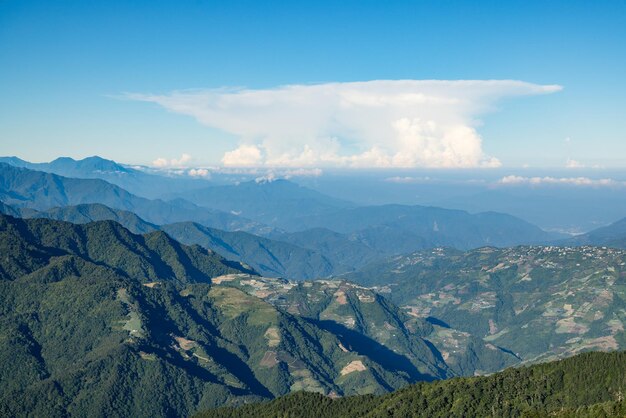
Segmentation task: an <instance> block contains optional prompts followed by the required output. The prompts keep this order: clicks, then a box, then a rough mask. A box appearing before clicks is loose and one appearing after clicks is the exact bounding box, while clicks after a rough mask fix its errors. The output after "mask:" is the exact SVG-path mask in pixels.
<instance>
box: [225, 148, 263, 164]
mask: <svg viewBox="0 0 626 418" xmlns="http://www.w3.org/2000/svg"><path fill="white" fill-rule="evenodd" d="M261 161H262V157H261V150H260V149H259V148H258V147H257V146H256V145H245V144H244V145H240V146H239V148H237V149H235V150H233V151H229V152H227V153H226V154H224V157H223V158H222V162H223V163H224V165H227V166H233V167H250V166H252V167H254V166H258V165H261Z"/></svg>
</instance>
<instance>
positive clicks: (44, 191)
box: [0, 163, 265, 231]
mask: <svg viewBox="0 0 626 418" xmlns="http://www.w3.org/2000/svg"><path fill="white" fill-rule="evenodd" d="M0 200H1V201H3V202H5V203H6V204H9V205H11V206H16V207H19V208H23V207H26V208H31V209H36V210H47V209H50V208H52V207H59V206H69V205H78V204H83V203H100V204H104V205H106V206H109V207H111V208H114V209H121V210H126V211H131V212H134V213H136V214H137V215H138V216H140V217H141V218H143V219H145V220H146V221H148V222H151V223H154V224H166V223H173V222H182V221H194V222H198V223H200V224H202V225H206V226H212V227H218V228H221V229H227V230H250V231H262V230H263V229H264V228H265V227H264V226H263V225H260V224H258V223H256V222H253V221H250V220H247V219H245V218H243V217H240V216H236V215H232V214H229V213H225V212H221V211H218V210H214V209H207V208H201V207H198V206H196V205H194V204H192V203H190V202H185V201H176V202H165V201H163V200H150V199H146V198H143V197H139V196H135V195H133V194H132V193H129V192H127V191H126V190H124V189H122V188H120V187H118V186H116V185H113V184H110V183H107V182H106V181H104V180H100V179H77V178H69V177H63V176H59V175H56V174H51V173H46V172H42V171H35V170H30V169H26V168H18V167H14V166H11V165H8V164H5V163H0Z"/></svg>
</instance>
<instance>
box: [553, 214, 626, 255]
mask: <svg viewBox="0 0 626 418" xmlns="http://www.w3.org/2000/svg"><path fill="white" fill-rule="evenodd" d="M557 244H559V245H600V246H607V247H616V248H626V218H623V219H620V220H618V221H616V222H613V223H612V224H610V225H607V226H604V227H601V228H597V229H594V230H592V231H589V232H587V233H586V234H581V235H577V236H575V237H572V238H570V239H567V240H563V241H558V242H557Z"/></svg>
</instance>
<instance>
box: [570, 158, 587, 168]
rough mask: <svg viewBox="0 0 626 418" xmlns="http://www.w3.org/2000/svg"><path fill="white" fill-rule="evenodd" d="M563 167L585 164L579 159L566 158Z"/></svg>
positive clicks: (583, 166) (581, 166) (582, 165)
mask: <svg viewBox="0 0 626 418" xmlns="http://www.w3.org/2000/svg"><path fill="white" fill-rule="evenodd" d="M565 168H585V165H584V164H583V163H581V162H580V161H576V160H572V159H571V158H568V159H567V161H566V162H565Z"/></svg>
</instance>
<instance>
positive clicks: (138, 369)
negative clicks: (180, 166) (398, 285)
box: [0, 216, 455, 417]
mask: <svg viewBox="0 0 626 418" xmlns="http://www.w3.org/2000/svg"><path fill="white" fill-rule="evenodd" d="M0 251H1V252H2V254H3V257H1V258H0V348H1V349H0V353H1V354H0V415H2V416H24V415H32V416H67V415H70V416H133V417H135V416H151V417H153V416H172V415H174V416H181V415H189V414H191V413H193V412H195V411H197V410H199V409H206V408H210V407H215V406H220V405H237V404H241V403H242V402H248V401H254V400H264V399H265V400H267V399H271V398H273V397H276V396H280V395H284V394H287V393H290V392H294V391H300V390H305V391H310V392H318V393H321V394H325V395H329V396H347V395H356V394H368V393H370V394H382V393H386V392H389V391H391V390H395V389H398V388H401V387H404V386H406V385H408V384H410V383H414V382H416V381H419V380H432V379H437V378H442V377H448V376H452V375H454V374H455V372H454V369H453V368H451V367H448V366H447V364H446V363H445V361H443V360H442V359H441V354H440V353H439V352H438V350H437V349H436V348H434V346H432V347H431V346H430V345H429V343H428V342H427V340H426V338H424V337H422V335H423V334H424V333H425V331H424V330H426V329H429V325H428V324H427V323H425V322H423V321H414V320H410V318H407V317H406V316H404V315H402V314H401V313H400V312H399V311H398V309H397V308H396V307H394V306H392V305H390V304H388V303H387V302H386V301H385V300H383V299H381V298H379V297H377V296H376V295H375V294H373V293H372V292H369V291H365V290H361V288H359V287H357V286H354V285H350V284H346V283H342V284H334V283H331V282H325V283H321V284H313V283H311V282H306V283H303V284H302V287H301V288H302V289H307V288H309V286H311V289H312V291H311V292H309V293H307V292H303V291H297V292H293V293H292V292H289V289H292V288H294V286H295V284H294V283H291V282H286V281H281V280H277V279H264V278H261V277H259V276H256V275H254V272H252V271H250V270H247V269H246V268H245V267H243V266H242V265H240V264H238V263H234V262H230V261H227V260H225V259H224V258H222V257H220V256H218V255H217V254H215V253H213V252H211V251H207V250H205V249H203V248H202V247H199V246H192V247H188V246H185V245H182V244H179V243H178V242H177V241H174V240H173V239H172V238H170V237H169V236H168V235H166V234H165V233H163V232H161V231H157V232H152V233H149V234H145V235H134V234H132V233H130V232H129V231H128V230H126V229H124V228H123V227H121V226H120V225H119V224H117V223H115V222H112V221H102V222H94V223H88V224H84V225H75V224H71V223H67V222H61V221H53V220H48V219H18V218H13V217H10V216H0ZM258 283H261V284H262V283H274V284H273V285H272V286H273V287H274V288H275V290H276V292H277V293H281V294H283V295H285V297H286V299H285V300H289V299H290V298H292V297H293V298H294V300H296V299H298V298H303V297H306V298H308V296H307V295H311V296H314V297H317V296H321V295H322V293H323V294H326V295H327V293H328V291H330V289H332V288H337V286H340V287H342V288H345V289H346V290H345V294H346V300H350V301H352V302H354V303H355V304H351V305H350V307H349V309H348V306H345V305H346V304H345V303H343V299H342V298H340V300H338V301H337V303H334V302H332V301H328V300H323V301H322V303H328V302H330V303H328V307H327V309H318V308H315V309H314V308H313V306H314V304H313V305H310V308H311V309H308V310H306V309H303V310H302V311H298V312H296V311H294V310H293V309H289V307H286V306H283V305H282V304H281V303H278V302H277V300H271V299H272V298H271V297H270V295H269V294H267V295H265V296H264V295H263V294H260V293H259V294H255V292H257V291H258V290H259V289H258V288H257V287H256V286H258ZM296 287H297V286H296ZM253 290H254V291H253ZM267 290H268V291H269V290H270V287H269V285H268V287H267ZM360 292H361V293H360ZM270 293H271V292H270ZM335 293H336V290H335ZM328 297H330V298H333V297H334V296H332V295H330V296H329V295H327V296H326V298H327V299H328ZM355 298H356V299H359V298H360V299H362V300H360V302H361V305H359V304H356V300H355ZM270 300H271V301H270ZM345 309H348V310H347V311H346V312H351V314H352V315H354V316H355V317H356V316H358V317H359V321H358V322H355V325H357V324H358V326H355V327H352V326H351V325H349V324H348V325H349V326H344V322H342V321H344V319H343V317H342V315H343V314H344V311H343V310H345ZM407 319H408V320H409V321H408V322H407V323H406V324H405V323H404V322H403V321H405V320H407ZM394 330H397V332H401V333H402V334H404V333H405V332H406V333H407V335H402V336H399V337H398V338H396V337H395V336H394V335H393V334H394V333H395V332H396V331H394ZM409 330H410V331H409ZM383 331H385V332H386V334H384V335H383V334H380V333H381V332H383ZM385 341H387V342H388V343H389V347H391V349H389V348H384V347H382V344H381V343H382V342H385ZM396 347H397V348H398V349H401V350H404V351H403V352H398V353H396V352H395V351H394V350H395V349H396Z"/></svg>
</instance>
